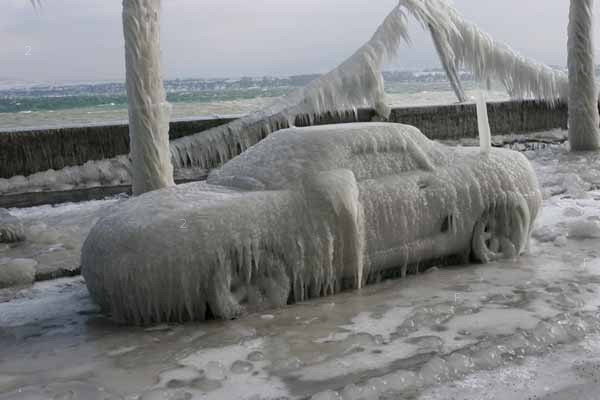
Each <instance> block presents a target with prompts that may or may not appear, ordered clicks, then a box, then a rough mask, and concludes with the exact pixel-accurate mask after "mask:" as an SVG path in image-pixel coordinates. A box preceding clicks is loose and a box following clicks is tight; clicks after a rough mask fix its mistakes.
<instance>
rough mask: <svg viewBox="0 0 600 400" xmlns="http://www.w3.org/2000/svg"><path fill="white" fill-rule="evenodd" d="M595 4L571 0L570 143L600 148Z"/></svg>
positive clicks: (575, 147)
mask: <svg viewBox="0 0 600 400" xmlns="http://www.w3.org/2000/svg"><path fill="white" fill-rule="evenodd" d="M593 5H594V1H593V0H571V8H570V11H569V41H568V48H569V57H568V63H569V84H570V91H569V93H570V95H569V143H570V145H571V149H572V150H597V149H600V134H599V132H598V126H599V125H600V117H599V115H598V88H597V86H596V71H595V67H596V66H595V64H594V42H593V34H594V32H593V19H594V9H593Z"/></svg>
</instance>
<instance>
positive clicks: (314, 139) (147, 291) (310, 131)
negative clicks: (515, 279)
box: [81, 123, 541, 324]
mask: <svg viewBox="0 0 600 400" xmlns="http://www.w3.org/2000/svg"><path fill="white" fill-rule="evenodd" d="M540 203H541V195H540V192H539V189H538V184H537V180H536V178H535V175H534V174H533V171H532V169H531V167H530V165H529V162H528V161H527V160H526V158H525V157H524V156H523V155H521V154H520V153H517V152H513V151H509V150H503V149H492V150H490V151H489V153H481V152H480V151H479V150H478V149H477V148H452V147H446V146H444V145H441V144H439V143H435V142H432V141H430V140H428V139H427V138H426V137H425V136H424V135H423V134H422V133H420V132H419V131H418V130H417V129H416V128H414V127H410V126H406V125H400V124H388V123H365V124H340V125H330V126H320V127H310V128H292V129H286V130H282V131H279V132H276V133H275V134H273V135H271V136H269V137H268V138H267V139H265V140H264V141H262V142H261V143H259V144H257V145H256V146H254V147H252V148H250V149H249V150H248V151H247V152H245V153H244V154H242V155H241V156H239V157H237V158H235V159H233V160H232V161H230V162H229V163H227V164H225V165H224V166H223V167H222V168H221V169H219V170H217V171H215V172H213V173H212V174H211V176H209V179H208V182H206V183H192V184H186V185H180V186H177V187H172V188H167V189H163V190H159V191H154V192H149V193H146V194H144V195H142V196H139V197H137V198H133V199H130V200H127V201H124V202H121V203H119V204H118V205H117V206H115V208H114V210H112V212H110V213H108V216H106V217H103V218H102V219H101V220H100V221H99V222H98V223H97V224H96V225H95V227H94V228H93V229H92V230H91V232H90V234H89V236H88V238H87V239H86V242H85V243H84V246H83V249H82V259H81V262H82V273H83V276H84V277H85V279H86V283H87V285H88V288H89V290H90V292H91V294H92V297H93V298H94V299H95V300H96V301H97V302H98V303H99V304H100V305H101V306H102V307H103V309H104V310H105V311H107V312H109V313H111V314H112V316H113V317H114V318H116V319H118V320H124V321H129V322H133V323H139V324H143V323H150V322H158V321H172V320H188V319H205V318H207V317H211V316H213V317H218V318H232V317H235V316H237V315H238V314H239V313H240V312H241V311H242V310H243V309H244V308H247V309H248V310H256V309H263V308H269V307H277V306H281V305H284V304H286V303H289V302H294V301H301V300H304V299H307V298H311V297H316V296H323V295H330V294H333V293H336V292H339V291H340V290H342V289H344V288H349V287H354V288H359V287H361V286H362V285H363V284H365V283H368V282H373V281H377V280H378V279H380V278H382V277H387V276H393V275H404V274H406V273H407V270H408V268H409V267H411V266H412V267H413V269H415V268H414V265H417V267H416V269H417V270H418V263H421V264H425V263H426V262H427V261H430V260H432V259H437V258H440V257H445V256H452V255H460V256H462V259H463V260H466V259H468V258H467V256H468V255H469V253H471V251H473V252H472V255H473V257H474V258H476V259H478V260H480V261H483V262H486V261H490V260H494V259H497V258H499V257H514V256H517V255H518V254H520V253H521V252H522V251H523V250H524V249H525V246H526V244H527V240H528V238H529V233H530V230H531V225H532V223H533V220H534V219H535V216H536V215H537V212H538V209H539V207H540Z"/></svg>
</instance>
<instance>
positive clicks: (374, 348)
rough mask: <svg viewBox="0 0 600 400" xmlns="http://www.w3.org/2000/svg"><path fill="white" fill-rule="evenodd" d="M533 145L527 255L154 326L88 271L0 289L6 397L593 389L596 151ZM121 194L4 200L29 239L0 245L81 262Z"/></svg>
mask: <svg viewBox="0 0 600 400" xmlns="http://www.w3.org/2000/svg"><path fill="white" fill-rule="evenodd" d="M527 154H528V157H529V158H530V159H531V160H532V163H533V165H534V168H535V169H536V171H537V173H538V175H539V177H540V181H541V182H542V185H543V186H544V190H545V195H546V196H545V197H546V199H545V202H544V208H543V211H542V213H541V215H540V217H539V220H538V223H537V226H536V229H535V231H534V233H533V239H532V241H531V243H530V250H529V252H528V254H527V255H525V256H524V257H521V258H519V259H518V260H514V261H504V262H496V263H492V264H488V265H465V266H457V267H446V268H439V269H437V268H434V269H431V270H429V271H428V272H426V273H423V274H421V275H417V276H410V277H408V278H407V279H404V280H396V281H385V282H382V283H381V284H378V285H374V286H369V287H367V288H364V289H362V290H360V291H353V292H346V293H343V294H341V295H338V296H334V297H328V298H322V299H318V300H315V301H310V302H305V303H301V304H297V305H293V306H290V307H286V308H284V309H279V310H272V311H269V312H268V313H267V314H258V315H249V316H245V317H243V318H241V319H239V320H235V321H225V322H222V321H214V322H208V323H190V324H186V325H159V326H156V327H151V328H145V329H144V328H134V327H124V326H119V325H116V324H114V323H112V322H111V321H109V320H107V319H106V318H104V317H103V316H102V315H100V314H99V313H98V311H97V308H96V306H95V305H94V304H93V303H92V302H91V300H90V298H89V296H88V294H87V290H86V288H85V285H84V283H83V280H82V278H81V277H74V278H63V279H57V280H53V281H48V282H40V283H37V284H35V285H34V286H30V287H26V288H21V289H11V290H2V291H0V349H1V350H0V400H5V399H42V398H57V399H59V398H60V399H63V398H65V399H67V398H68V399H155V398H160V399H165V398H168V399H195V398H198V399H231V398H239V399H253V400H258V399H270V398H286V397H287V398H306V397H310V396H313V395H314V396H315V397H314V398H316V399H359V398H364V399H376V398H384V399H398V398H400V399H402V398H406V399H422V400H434V399H527V398H533V399H535V398H537V399H546V400H556V399H574V398H581V399H587V398H589V399H592V398H596V397H595V396H596V393H598V390H599V389H600V384H599V378H600V319H599V318H598V317H599V315H598V313H599V311H600V308H599V307H600V258H599V253H600V246H599V241H600V235H599V233H600V229H599V228H598V223H599V221H600V191H597V190H591V191H590V189H595V188H596V186H595V185H596V182H597V178H598V175H600V173H598V175H597V173H595V172H594V170H595V171H600V159H599V157H600V156H597V155H591V154H589V155H571V154H568V153H567V152H566V149H564V148H563V147H561V146H553V147H548V148H545V149H541V150H537V151H535V152H527ZM573 174H574V175H576V176H581V177H582V181H577V180H575V179H574V178H573V176H574V175H573ZM118 201H121V200H120V199H112V200H108V201H97V202H89V203H81V204H69V205H62V206H57V207H36V208H32V209H26V210H10V211H11V213H12V214H14V215H16V216H19V217H20V218H22V220H23V223H24V225H25V229H26V230H28V231H29V235H30V238H31V239H33V240H32V243H28V242H25V243H21V244H11V245H3V246H2V247H0V258H1V257H7V258H11V259H12V258H30V259H33V260H36V261H37V262H38V263H39V264H44V263H45V264H48V263H50V261H52V262H56V263H59V262H62V263H64V265H65V266H66V267H71V268H73V267H74V266H75V265H76V264H77V260H78V251H79V246H80V245H81V242H82V241H83V239H84V237H85V234H86V232H87V230H88V229H89V227H90V226H91V225H92V224H93V222H94V221H95V219H96V218H98V216H99V215H101V214H102V213H103V212H106V210H107V207H110V205H112V204H115V203H116V202H118ZM40 224H44V225H45V227H41V226H40ZM36 226H37V228H35V227H36ZM32 229H33V233H34V234H32ZM35 229H38V231H37V233H35V232H36V231H35ZM46 231H48V232H50V233H49V234H44V232H46ZM59 244H62V247H61V248H60V250H56V251H50V248H52V247H53V246H58V245H59ZM65 244H68V246H67V245H65ZM49 254H50V255H52V257H51V256H50V255H49ZM49 260H50V261H49Z"/></svg>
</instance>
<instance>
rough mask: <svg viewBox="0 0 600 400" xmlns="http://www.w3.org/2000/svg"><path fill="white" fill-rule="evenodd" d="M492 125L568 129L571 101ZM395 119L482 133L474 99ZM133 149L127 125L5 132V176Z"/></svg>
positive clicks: (468, 134)
mask: <svg viewBox="0 0 600 400" xmlns="http://www.w3.org/2000/svg"><path fill="white" fill-rule="evenodd" d="M488 111H489V118H490V126H491V129H492V133H493V134H495V135H504V134H510V133H516V134H523V133H531V132H537V131H544V130H549V129H555V128H563V129H564V128H566V125H567V106H566V105H565V104H558V105H556V106H555V107H550V106H549V105H547V104H545V103H541V102H536V101H529V100H528V101H508V102H498V103H489V104H488ZM350 115H352V114H347V115H346V116H345V117H344V120H343V121H340V120H338V119H336V118H333V117H332V116H331V115H323V116H321V117H320V118H317V121H316V123H318V124H330V123H339V122H352V121H353V120H356V119H355V118H351V117H348V116H350ZM357 116H358V121H370V120H371V118H372V117H373V116H374V111H372V110H367V109H363V110H359V112H358V113H357ZM390 119H391V121H393V122H400V123H404V124H409V125H414V126H416V127H417V128H419V129H420V130H421V131H422V132H423V133H424V134H425V135H427V136H428V137H430V138H432V139H459V138H472V137H476V136H477V116H476V111H475V105H474V104H456V105H441V106H427V107H409V108H395V109H393V110H392V114H391V117H390ZM230 121H232V119H231V118H214V119H213V118H207V119H199V120H185V121H174V122H171V129H170V132H169V135H170V136H171V139H175V138H178V137H182V136H186V135H190V134H192V133H197V132H202V131H205V130H207V129H209V128H212V127H214V126H218V125H222V124H225V123H227V122H230ZM299 121H301V119H299ZM128 152H129V135H128V128H127V125H126V124H121V125H94V126H85V127H71V128H58V129H42V130H28V131H18V132H0V177H1V178H10V177H11V176H14V175H29V174H32V173H35V172H39V171H45V170H47V169H50V168H52V169H60V168H63V167H66V166H71V165H81V164H83V163H85V162H86V161H89V160H99V159H104V158H110V157H114V156H116V155H119V154H127V153H128Z"/></svg>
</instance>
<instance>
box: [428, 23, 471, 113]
mask: <svg viewBox="0 0 600 400" xmlns="http://www.w3.org/2000/svg"><path fill="white" fill-rule="evenodd" d="M429 31H430V32H431V39H432V40H433V45H434V46H435V49H436V51H437V53H438V56H439V57H440V62H441V63H442V66H443V67H444V71H446V76H447V77H448V80H449V81H450V85H452V89H453V90H454V94H456V98H457V99H458V102H459V103H464V102H466V101H467V95H466V94H465V90H464V89H463V86H462V83H461V82H460V76H459V75H458V65H457V64H456V60H455V59H454V57H452V55H451V54H448V53H447V47H446V46H443V44H442V43H443V42H442V37H441V36H440V34H439V32H438V31H437V30H435V28H434V27H433V26H431V25H429Z"/></svg>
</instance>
